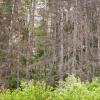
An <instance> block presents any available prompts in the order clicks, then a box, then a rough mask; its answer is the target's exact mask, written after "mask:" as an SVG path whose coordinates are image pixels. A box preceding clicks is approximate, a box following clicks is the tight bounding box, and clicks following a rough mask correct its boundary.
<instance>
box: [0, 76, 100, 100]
mask: <svg viewBox="0 0 100 100" xmlns="http://www.w3.org/2000/svg"><path fill="white" fill-rule="evenodd" d="M0 100H100V80H99V79H95V80H93V82H91V83H89V82H87V83H81V81H80V79H79V78H75V76H74V75H70V76H69V77H68V78H66V80H65V81H62V82H59V85H58V86H57V87H56V88H55V89H54V88H52V87H51V86H48V85H46V84H45V83H44V82H41V83H40V82H34V81H30V82H29V83H28V85H27V83H25V82H22V84H21V87H20V88H19V89H17V90H14V91H12V92H11V91H10V90H4V91H2V92H1V93H0Z"/></svg>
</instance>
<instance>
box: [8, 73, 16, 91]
mask: <svg viewBox="0 0 100 100" xmlns="http://www.w3.org/2000/svg"><path fill="white" fill-rule="evenodd" d="M7 84H8V88H10V89H15V88H16V86H17V82H16V75H15V74H13V75H10V76H8V77H7Z"/></svg>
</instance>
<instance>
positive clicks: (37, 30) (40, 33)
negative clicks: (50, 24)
mask: <svg viewBox="0 0 100 100" xmlns="http://www.w3.org/2000/svg"><path fill="white" fill-rule="evenodd" d="M34 30H35V31H34V32H33V34H34V35H36V36H43V35H46V32H45V31H44V30H43V27H42V26H38V27H36V28H34Z"/></svg>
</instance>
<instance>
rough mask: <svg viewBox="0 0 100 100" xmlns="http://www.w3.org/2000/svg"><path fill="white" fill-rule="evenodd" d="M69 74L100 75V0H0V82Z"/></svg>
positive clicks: (51, 81)
mask: <svg viewBox="0 0 100 100" xmlns="http://www.w3.org/2000/svg"><path fill="white" fill-rule="evenodd" d="M70 75H74V76H75V77H76V78H80V81H81V82H84V83H85V82H92V80H93V79H94V78H95V77H100V0H0V88H1V89H4V88H9V89H15V88H19V87H20V84H21V81H24V82H26V83H28V82H29V81H30V80H34V82H37V81H39V82H42V81H44V82H45V83H46V84H48V85H51V86H53V87H56V85H57V84H58V82H59V81H64V80H66V78H68V77H69V76H70ZM91 84H92V83H91ZM41 85H42V84H41ZM82 86H83V85H82ZM86 87H87V86H86ZM72 88H73V87H72ZM27 91H28V90H27ZM55 91H56V90H55ZM1 100H7V99H1ZM9 100H12V99H9ZM13 100H14V99H13ZM16 100H17V99H16ZM18 100H19V99H18ZM25 100H27V99H25ZM30 100H31V99H30ZM32 100H47V99H32ZM48 100H53V99H48ZM54 100H56V99H54ZM57 100H67V99H57ZM68 100H78V99H68ZM81 100H92V99H81ZM93 100H100V99H93Z"/></svg>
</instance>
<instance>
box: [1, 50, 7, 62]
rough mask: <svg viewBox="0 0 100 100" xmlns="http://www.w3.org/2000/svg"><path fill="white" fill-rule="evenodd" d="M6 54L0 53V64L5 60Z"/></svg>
mask: <svg viewBox="0 0 100 100" xmlns="http://www.w3.org/2000/svg"><path fill="white" fill-rule="evenodd" d="M5 56H6V54H5V53H4V52H2V51H0V62H2V60H4V59H5Z"/></svg>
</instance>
